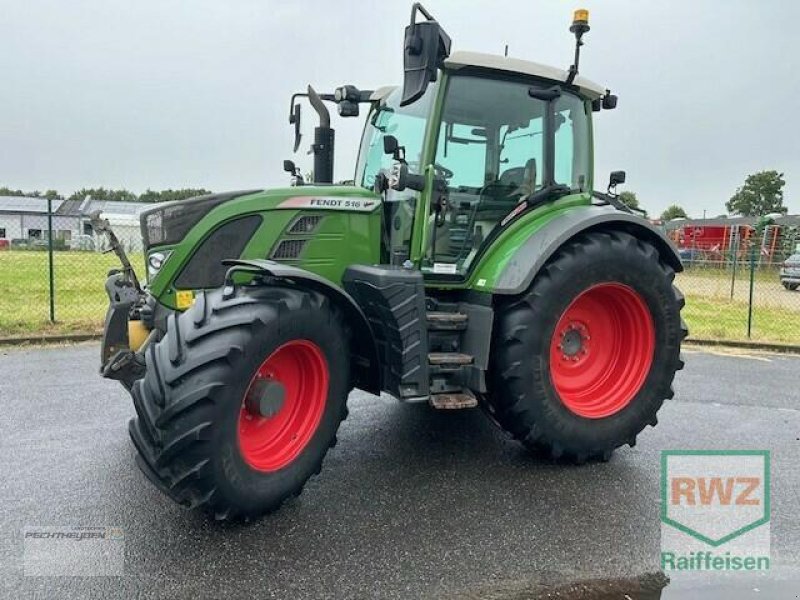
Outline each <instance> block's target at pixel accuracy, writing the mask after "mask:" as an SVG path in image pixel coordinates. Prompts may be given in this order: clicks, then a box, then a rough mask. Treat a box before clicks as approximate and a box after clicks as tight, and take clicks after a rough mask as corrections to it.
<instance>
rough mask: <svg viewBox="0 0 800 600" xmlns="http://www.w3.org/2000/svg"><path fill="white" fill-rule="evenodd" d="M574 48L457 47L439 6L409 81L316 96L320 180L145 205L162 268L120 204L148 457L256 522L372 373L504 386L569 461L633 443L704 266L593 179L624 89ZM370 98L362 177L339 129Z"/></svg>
mask: <svg viewBox="0 0 800 600" xmlns="http://www.w3.org/2000/svg"><path fill="white" fill-rule="evenodd" d="M570 30H571V31H572V32H573V33H574V34H575V37H576V47H575V57H574V61H573V64H572V66H570V67H569V69H568V70H562V69H557V68H553V67H548V66H543V65H540V64H537V63H533V62H528V61H525V60H520V59H517V58H509V57H502V56H490V55H486V54H478V53H472V52H453V53H451V52H450V45H451V43H450V38H449V37H448V36H447V34H446V33H445V32H444V30H443V29H442V28H441V26H440V25H439V24H438V23H437V22H436V21H435V20H434V19H433V18H432V17H431V15H430V14H429V13H428V12H427V11H426V10H425V9H424V8H423V7H421V6H419V5H418V4H415V5H414V6H413V8H412V13H411V23H410V25H409V26H408V27H407V28H406V30H405V41H404V70H405V76H404V82H403V86H402V87H383V88H380V89H376V90H369V91H366V90H361V89H358V88H357V87H355V86H351V85H347V86H343V87H341V88H338V89H337V90H335V92H334V93H317V92H316V91H315V90H314V89H313V88H312V87H311V86H309V87H308V90H307V92H306V93H302V94H295V95H294V96H293V97H292V101H291V104H290V106H291V109H290V118H289V121H290V123H292V124H294V127H295V144H294V147H295V150H297V148H298V147H299V143H300V138H301V135H300V131H301V130H300V104H299V100H298V99H299V98H307V100H308V101H309V102H310V104H311V106H312V107H313V109H314V110H315V112H316V113H317V115H318V119H319V125H318V126H317V127H316V128H315V131H314V142H313V144H312V145H311V152H312V153H313V159H314V171H313V180H314V181H313V182H305V181H304V180H303V178H302V176H301V175H300V174H299V170H298V169H297V168H296V167H295V165H294V164H293V163H292V162H291V161H286V162H285V163H284V168H285V169H286V170H287V171H288V172H289V173H290V175H291V179H292V184H293V185H291V186H289V187H284V188H277V189H270V190H249V191H240V192H232V193H225V194H213V195H208V196H202V197H198V198H194V199H190V200H186V201H180V202H174V203H168V204H163V205H157V206H155V207H153V208H151V209H148V210H146V211H144V212H143V213H142V217H141V226H142V235H143V238H144V246H145V254H146V265H147V284H146V286H142V285H141V284H140V283H139V280H138V279H137V277H136V275H135V274H134V272H133V269H132V268H131V266H130V263H129V262H128V260H127V258H126V257H125V254H124V252H123V251H122V249H121V248H120V247H119V244H117V243H116V239H115V237H114V234H113V232H112V231H111V230H110V229H109V228H108V224H107V222H104V221H103V220H102V219H100V218H99V216H98V217H97V218H96V219H95V227H96V229H97V230H98V231H105V232H106V233H107V234H108V235H109V239H110V240H111V243H112V246H113V247H114V248H115V249H116V251H117V254H118V255H119V257H120V260H121V261H122V268H121V269H120V270H117V271H113V272H112V273H110V274H109V279H108V281H107V282H106V289H107V291H108V295H109V298H110V308H109V310H108V313H107V318H106V327H105V334H104V340H103V345H102V367H101V372H102V374H103V375H104V376H105V377H109V378H112V379H117V380H119V381H121V382H122V383H123V384H124V385H125V387H126V388H127V389H128V390H129V391H130V393H131V396H132V397H133V403H134V405H135V408H136V413H137V417H136V418H135V419H133V420H132V421H131V422H130V435H131V438H132V439H133V442H134V444H135V446H136V449H137V451H138V456H137V462H138V465H139V467H140V468H141V469H142V471H143V472H144V473H145V474H146V475H147V477H148V478H149V479H150V480H151V481H152V482H153V483H154V484H155V485H156V486H158V487H159V488H160V489H161V490H162V491H163V492H164V493H166V494H167V495H168V496H169V497H171V498H173V499H174V500H175V501H177V502H179V503H180V504H182V505H184V506H186V507H189V508H201V509H204V510H206V511H208V512H209V513H210V514H211V515H213V516H215V517H216V518H218V519H228V518H237V519H247V518H252V517H256V516H258V515H261V514H263V513H266V512H269V511H272V510H274V509H276V508H277V507H278V506H280V504H281V503H282V502H283V501H284V500H286V499H287V498H289V497H290V496H293V495H297V494H299V493H300V491H301V489H302V487H303V485H304V484H305V482H306V481H307V480H308V479H309V477H311V475H313V474H315V473H318V472H319V471H320V468H321V465H322V461H323V458H324V456H325V454H326V452H327V450H328V448H330V447H332V446H333V445H334V444H335V443H336V432H337V429H338V427H339V424H340V423H341V421H342V420H343V419H344V418H345V417H346V416H347V406H346V402H347V397H348V394H349V393H350V392H351V390H353V389H354V388H358V389H361V390H364V391H366V392H369V393H372V394H380V393H386V394H388V395H390V396H393V397H394V398H396V399H398V400H399V401H401V402H427V403H429V404H430V405H431V406H432V407H433V408H434V409H441V410H454V409H469V408H472V407H476V406H480V407H482V408H483V409H484V410H485V412H486V413H487V415H488V416H489V417H490V418H491V419H492V420H493V421H494V422H496V423H497V424H498V425H499V426H500V427H502V428H503V429H504V430H506V431H507V432H509V433H510V434H511V435H512V436H513V437H514V438H516V439H517V440H519V441H520V442H521V443H522V444H524V445H525V446H526V447H528V448H530V449H531V450H534V451H543V452H545V453H546V454H548V455H549V456H551V457H552V458H554V459H562V460H563V461H567V462H577V463H582V462H585V461H589V460H608V458H609V457H610V455H611V453H612V452H613V451H614V449H616V448H617V447H619V446H622V445H623V444H629V445H631V446H632V445H633V444H634V443H635V442H636V437H637V435H638V434H639V433H640V432H641V431H642V430H643V429H644V428H645V427H646V426H647V425H648V424H649V425H655V424H656V413H657V412H658V410H659V408H660V407H661V405H662V403H663V401H664V399H666V398H670V397H671V396H672V390H671V384H672V380H673V378H674V375H675V372H676V371H677V370H678V369H680V368H681V367H682V366H683V363H682V361H681V358H680V345H681V341H682V339H683V338H684V337H685V336H686V328H685V327H684V326H683V322H682V320H681V315H680V311H681V308H682V307H683V304H684V300H683V297H682V295H681V294H680V292H679V291H678V290H677V289H676V288H675V287H674V286H673V280H674V277H675V273H676V272H677V271H680V270H682V267H681V263H680V260H679V258H678V255H677V253H676V251H675V250H674V249H673V247H672V246H671V245H670V243H669V241H668V240H667V239H666V238H665V236H664V235H663V234H662V233H661V232H660V231H658V230H657V229H655V228H653V227H652V226H650V224H649V223H648V222H647V221H646V220H644V219H643V218H641V217H640V216H638V215H636V214H633V213H632V212H630V211H629V210H627V209H626V208H625V207H624V206H623V205H622V204H621V203H619V202H618V200H617V198H616V195H615V194H614V193H613V189H614V186H615V185H616V184H618V183H621V182H623V181H624V172H621V171H620V172H615V173H612V175H611V183H610V185H609V190H608V192H607V193H600V192H596V191H593V182H594V173H593V153H592V115H593V114H594V113H595V112H600V111H602V110H609V109H613V108H614V107H615V106H616V104H617V98H616V96H614V95H612V94H611V93H610V92H609V90H607V89H605V88H604V87H602V86H598V85H596V84H594V83H592V82H591V81H588V80H587V79H584V78H583V77H581V76H579V75H578V62H579V57H580V47H581V45H582V37H583V35H584V34H585V33H586V32H587V31H588V30H589V25H588V13H587V12H586V11H576V13H575V20H574V22H573V24H572V27H571V28H570ZM362 105H363V108H364V110H365V112H367V115H366V123H365V127H364V132H363V137H362V139H361V147H360V151H359V155H358V162H357V164H356V165H355V175H354V177H355V178H354V180H353V181H348V182H342V183H333V159H334V130H333V129H332V128H331V120H330V113H329V110H328V108H327V106H336V107H337V109H338V113H339V115H340V116H341V117H355V116H358V114H359V112H360V109H361V108H362Z"/></svg>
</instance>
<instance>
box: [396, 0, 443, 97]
mask: <svg viewBox="0 0 800 600" xmlns="http://www.w3.org/2000/svg"><path fill="white" fill-rule="evenodd" d="M417 11H419V12H421V13H422V15H423V16H424V17H425V18H426V19H427V21H423V22H421V23H417V22H416V19H417ZM451 43H452V42H451V40H450V36H449V35H447V33H445V31H444V29H442V27H441V25H439V23H437V22H436V20H435V19H434V18H433V17H432V16H431V14H430V13H429V12H428V11H427V10H425V8H424V7H423V6H422V5H421V4H420V3H419V2H416V3H414V5H413V6H412V7H411V23H410V24H409V25H408V27H406V32H405V39H404V42H403V71H404V77H403V97H402V99H401V100H400V106H406V105H407V104H411V103H412V102H414V101H415V100H418V99H419V98H420V97H421V96H422V95H423V94H424V93H425V90H426V89H428V84H429V83H430V82H432V81H436V72H437V70H438V69H439V67H441V66H442V63H444V60H445V59H446V58H447V57H448V56H450V45H451Z"/></svg>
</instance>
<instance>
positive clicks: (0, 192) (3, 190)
mask: <svg viewBox="0 0 800 600" xmlns="http://www.w3.org/2000/svg"><path fill="white" fill-rule="evenodd" d="M24 195H25V192H23V191H22V190H12V189H11V188H7V187H5V186H3V187H0V196H24Z"/></svg>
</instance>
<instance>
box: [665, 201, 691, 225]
mask: <svg viewBox="0 0 800 600" xmlns="http://www.w3.org/2000/svg"><path fill="white" fill-rule="evenodd" d="M678 218H683V219H688V218H689V215H687V214H686V211H685V210H683V208H681V207H680V206H678V205H677V204H670V205H669V206H668V207H667V208H666V209H665V210H664V212H663V213H661V220H662V221H671V220H672V219H678Z"/></svg>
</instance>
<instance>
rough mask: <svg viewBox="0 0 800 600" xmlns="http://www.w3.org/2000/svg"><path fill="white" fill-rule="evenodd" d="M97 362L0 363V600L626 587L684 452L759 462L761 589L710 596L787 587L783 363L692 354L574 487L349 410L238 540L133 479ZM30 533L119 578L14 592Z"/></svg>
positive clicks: (424, 430)
mask: <svg viewBox="0 0 800 600" xmlns="http://www.w3.org/2000/svg"><path fill="white" fill-rule="evenodd" d="M98 353H99V350H98V347H97V345H95V344H84V345H77V346H64V347H49V348H32V349H8V348H5V349H0V475H1V480H2V484H0V594H2V595H3V596H4V597H8V598H22V597H31V596H35V597H46V598H47V597H58V598H72V597H74V598H84V597H104V598H108V597H112V596H115V595H122V596H125V597H133V596H137V597H169V598H179V597H180V598H183V597H187V598H188V597H191V598H197V597H215V598H216V597H228V598H245V597H275V598H301V597H313V598H322V597H381V598H384V597H385V598H417V597H462V596H465V595H466V596H470V597H494V598H509V597H513V598H521V597H529V596H530V595H532V593H533V592H532V590H538V589H539V586H549V585H560V584H569V583H571V582H575V581H578V580H584V579H589V578H599V579H602V580H604V581H609V580H611V579H613V578H623V579H626V578H631V577H637V576H642V575H644V574H647V573H652V572H654V571H657V570H658V566H659V564H658V560H659V540H660V522H659V459H660V452H661V450H664V449H685V448H696V449H707V448H708V449H710V448H716V449H732V448H739V449H754V448H755V449H768V450H771V451H772V498H773V500H772V521H771V530H772V570H771V572H770V574H769V575H768V576H767V577H761V578H756V577H750V578H747V579H741V578H740V579H738V580H733V581H731V580H730V579H728V580H725V581H726V585H735V586H737V587H739V588H741V589H748V590H752V589H754V588H756V589H758V586H759V585H761V586H762V587H763V588H764V589H767V588H769V589H772V588H770V586H775V585H776V584H780V582H781V581H784V580H786V581H789V580H800V577H798V572H797V570H796V569H797V568H798V565H800V519H798V513H799V512H800V467H798V465H800V441H799V440H798V438H799V437H800V357H793V356H780V355H766V354H757V355H755V354H744V355H730V354H727V353H726V354H715V353H714V352H709V351H705V350H704V351H699V350H690V351H689V352H687V353H686V359H687V365H686V369H685V370H684V371H683V372H681V373H680V374H679V376H678V379H677V382H676V392H677V393H676V396H675V399H673V400H671V401H669V402H667V404H666V405H665V407H664V408H663V409H662V411H661V412H660V414H659V418H660V423H659V425H658V426H657V427H656V428H654V429H652V428H648V429H647V430H645V432H644V433H643V434H642V435H641V436H640V437H639V443H638V444H637V445H636V446H635V447H634V448H627V447H626V448H623V449H621V450H619V451H618V452H617V453H616V454H615V455H614V457H613V458H612V460H611V461H610V462H608V463H599V464H590V465H585V466H581V467H574V466H565V465H560V464H554V463H552V462H550V461H548V460H545V459H543V458H538V457H535V456H531V455H530V454H528V453H527V452H525V451H524V450H523V449H522V448H521V447H520V446H519V445H518V444H516V443H515V442H513V441H511V440H509V439H507V438H506V437H505V435H504V434H503V433H502V432H500V431H498V430H497V429H496V428H495V426H494V425H492V424H491V423H490V422H489V421H488V420H487V419H486V418H485V417H484V416H483V414H482V413H481V412H480V411H479V410H469V411H454V412H451V413H441V412H436V411H434V410H432V409H429V408H428V407H427V406H426V405H403V404H398V403H394V402H390V401H388V400H386V399H381V398H377V397H375V396H370V395H366V394H363V393H354V394H353V395H352V396H351V398H350V417H349V418H348V420H347V421H346V422H345V423H344V424H343V425H342V427H341V429H340V434H339V444H338V445H337V446H336V448H334V449H333V450H332V451H331V452H330V453H329V455H328V457H327V459H326V461H325V465H324V469H323V471H322V473H321V475H319V476H318V477H316V478H314V479H312V481H311V482H310V483H309V484H308V485H307V486H306V488H305V491H304V492H303V494H302V495H301V496H300V497H299V498H298V499H296V500H293V501H291V502H290V503H288V504H286V505H284V507H283V508H282V509H281V510H280V511H279V512H277V513H275V514H273V515H270V516H267V517H265V518H263V519H261V520H259V521H257V522H254V523H250V524H247V525H236V524H220V523H216V522H213V521H209V520H208V519H206V518H205V517H203V516H202V515H200V514H195V513H191V512H187V511H185V510H183V509H181V508H180V507H178V506H176V505H175V504H173V503H172V502H171V501H170V500H168V499H166V498H165V497H163V496H162V495H161V494H160V492H158V491H157V490H156V489H155V488H154V487H153V486H152V485H151V484H150V483H149V482H148V481H147V480H146V479H145V477H144V476H143V475H142V474H141V473H140V472H139V471H138V469H137V468H136V467H135V465H134V450H133V448H132V446H131V444H130V442H129V439H128V434H127V421H128V419H129V418H130V417H131V416H133V414H134V411H133V407H132V405H131V402H130V398H129V396H128V394H127V393H126V392H125V391H124V389H123V388H122V387H121V386H119V384H117V383H115V382H111V381H107V380H103V379H101V378H100V377H99V375H98V374H97V361H98ZM47 525H59V526H64V525H85V526H94V525H103V526H118V527H120V528H122V531H123V532H124V540H125V552H126V560H125V575H124V576H122V577H63V578H53V577H31V576H25V575H24V561H23V539H22V531H23V528H25V527H26V526H47ZM705 583H707V582H706V581H704V580H694V581H690V580H686V581H673V584H672V585H670V586H669V587H668V588H667V591H670V590H675V591H677V590H681V589H686V590H688V589H690V588H691V586H692V585H695V586H697V585H700V586H701V587H702V585H704V584H705ZM682 586H683V587H682ZM778 588H779V589H780V590H782V592H781V593H783V592H786V594H787V595H786V596H785V597H787V598H795V597H797V596H796V593H797V588H794V589H792V587H791V584H787V585H785V586H781V585H778ZM692 589H693V588H692ZM672 593H673V594H675V592H674V591H673V592H672ZM668 595H669V594H668V593H665V595H664V598H666V597H668ZM560 597H565V596H560ZM619 597H622V596H619ZM669 597H673V596H669ZM674 597H689V596H686V595H674ZM725 597H733V596H725ZM748 597H749V596H748ZM762 597H765V596H763V595H762ZM769 597H776V598H777V597H783V596H780V595H774V596H773V595H770V596H769Z"/></svg>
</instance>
